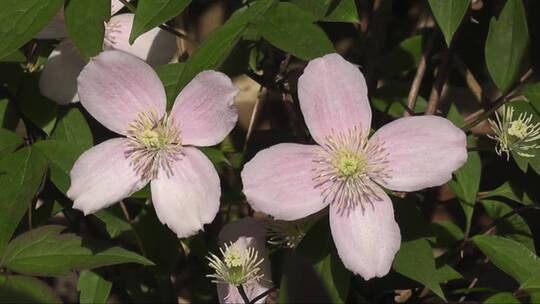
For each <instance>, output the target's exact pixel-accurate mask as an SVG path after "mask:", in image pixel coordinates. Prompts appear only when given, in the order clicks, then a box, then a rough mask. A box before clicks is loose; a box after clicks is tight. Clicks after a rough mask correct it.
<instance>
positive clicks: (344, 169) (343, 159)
mask: <svg viewBox="0 0 540 304" xmlns="http://www.w3.org/2000/svg"><path fill="white" fill-rule="evenodd" d="M334 166H335V167H336V170H337V172H338V174H339V175H340V176H342V177H355V176H359V175H362V174H365V173H366V169H367V160H366V158H365V157H364V156H363V155H362V154H356V153H354V152H349V151H339V152H337V153H336V156H335V159H334Z"/></svg>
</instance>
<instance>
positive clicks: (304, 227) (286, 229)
mask: <svg viewBox="0 0 540 304" xmlns="http://www.w3.org/2000/svg"><path fill="white" fill-rule="evenodd" d="M268 222H269V223H268V225H267V226H266V229H267V234H268V237H269V238H268V243H270V244H272V245H276V246H280V247H286V248H291V249H294V248H296V246H298V244H300V242H301V241H302V239H303V238H304V236H305V235H306V233H307V231H308V229H309V227H311V224H312V222H311V221H309V220H307V219H302V220H297V221H281V220H269V221H268Z"/></svg>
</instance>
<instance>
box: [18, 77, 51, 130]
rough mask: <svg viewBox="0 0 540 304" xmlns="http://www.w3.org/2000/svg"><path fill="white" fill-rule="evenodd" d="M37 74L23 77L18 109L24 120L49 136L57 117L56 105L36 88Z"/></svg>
mask: <svg viewBox="0 0 540 304" xmlns="http://www.w3.org/2000/svg"><path fill="white" fill-rule="evenodd" d="M38 76H39V74H37V73H33V74H29V75H28V76H27V77H24V79H23V83H22V85H21V88H20V92H21V93H20V95H19V101H20V107H21V111H22V113H23V114H24V116H25V117H26V118H28V119H29V120H30V121H31V122H32V123H33V124H35V125H36V126H38V127H40V128H41V129H42V130H43V131H44V132H45V133H47V134H51V131H52V129H53V128H54V124H55V123H56V118H57V115H58V104H57V103H56V102H54V101H52V100H50V99H48V98H46V97H44V96H42V95H41V93H40V91H39V87H38V82H39V77H38Z"/></svg>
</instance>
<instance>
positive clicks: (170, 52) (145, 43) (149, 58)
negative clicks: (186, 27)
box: [104, 14, 177, 66]
mask: <svg viewBox="0 0 540 304" xmlns="http://www.w3.org/2000/svg"><path fill="white" fill-rule="evenodd" d="M134 16H135V15H134V14H120V15H116V16H114V17H112V18H111V20H110V21H109V22H107V25H106V26H105V40H104V48H105V49H106V50H120V51H124V52H127V53H130V54H132V55H134V56H137V57H139V58H141V59H143V60H145V61H146V62H147V63H148V64H150V65H153V66H156V65H160V64H167V63H169V62H170V61H171V59H173V57H174V54H175V53H176V49H177V46H176V37H175V36H174V35H173V34H170V33H168V32H165V31H164V30H162V29H160V28H157V27H156V28H154V29H152V30H150V31H148V32H146V33H144V34H142V35H141V36H139V37H138V38H137V39H136V40H135V41H134V43H133V45H131V44H129V35H130V33H131V27H132V26H133V18H134Z"/></svg>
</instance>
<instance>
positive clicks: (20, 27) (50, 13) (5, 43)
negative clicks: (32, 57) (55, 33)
mask: <svg viewBox="0 0 540 304" xmlns="http://www.w3.org/2000/svg"><path fill="white" fill-rule="evenodd" d="M62 5H64V0H24V1H21V0H2V1H0V20H2V22H1V23H0V41H2V43H1V44H0V59H1V58H3V57H6V56H8V55H10V54H12V53H13V52H14V51H15V50H17V49H18V48H20V47H21V46H23V45H24V44H25V43H26V42H28V41H29V40H30V39H32V38H33V37H34V35H36V34H37V33H38V32H39V31H40V30H41V29H42V28H44V27H45V25H47V24H48V23H49V21H50V20H51V19H52V18H53V17H54V16H55V15H56V13H57V12H58V11H59V10H60V8H61V7H62Z"/></svg>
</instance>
